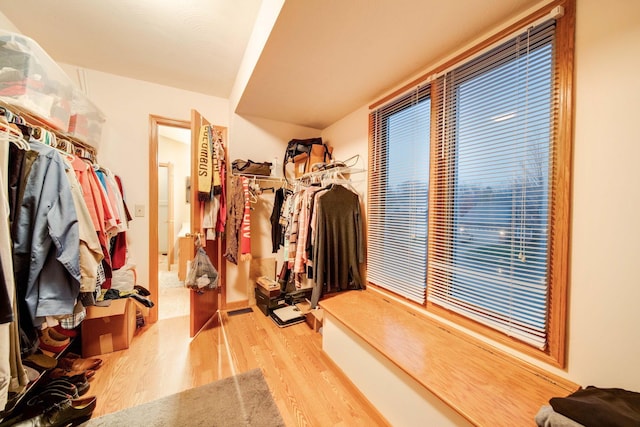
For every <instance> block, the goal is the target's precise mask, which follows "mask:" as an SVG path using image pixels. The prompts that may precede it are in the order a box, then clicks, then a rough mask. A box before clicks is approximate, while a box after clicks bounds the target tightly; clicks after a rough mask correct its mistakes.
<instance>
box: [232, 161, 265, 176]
mask: <svg viewBox="0 0 640 427" xmlns="http://www.w3.org/2000/svg"><path fill="white" fill-rule="evenodd" d="M231 168H232V171H233V174H234V175H241V174H245V175H260V176H269V175H271V163H270V162H262V163H258V162H254V161H253V160H240V159H236V160H234V161H233V163H232V164H231Z"/></svg>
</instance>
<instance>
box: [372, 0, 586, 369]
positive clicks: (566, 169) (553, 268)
mask: <svg viewBox="0 0 640 427" xmlns="http://www.w3.org/2000/svg"><path fill="white" fill-rule="evenodd" d="M558 6H561V7H562V8H563V9H564V14H563V16H562V17H560V18H559V19H558V20H557V24H556V36H555V37H556V38H555V44H556V56H555V58H554V59H555V70H556V72H557V74H556V82H557V91H558V92H557V96H558V99H559V105H558V109H557V111H556V115H555V117H554V119H555V120H554V122H555V123H556V124H557V127H556V128H555V133H554V138H555V144H556V149H555V157H556V161H555V167H554V168H553V169H552V171H551V173H550V175H549V180H550V182H551V181H553V182H555V184H556V191H555V194H554V195H553V196H552V198H550V200H549V205H550V213H549V217H550V219H549V240H548V244H549V255H548V272H549V279H548V292H549V301H548V311H547V322H548V328H547V347H546V349H545V350H540V349H537V348H535V347H533V346H531V345H529V344H526V343H524V342H522V341H519V340H517V339H515V338H511V337H509V336H507V335H505V334H504V333H502V332H499V331H496V330H494V329H492V328H490V327H488V326H484V325H482V324H480V323H478V322H476V321H474V320H471V319H469V318H466V317H464V316H462V315H459V314H457V313H454V312H452V311H450V310H447V309H446V308H443V307H440V306H438V305H436V304H434V303H432V302H430V301H428V300H427V302H426V304H424V305H421V304H417V303H413V302H410V301H409V300H406V302H407V303H408V304H411V305H413V306H416V307H421V308H422V309H423V310H426V311H427V312H429V313H432V314H435V315H437V316H440V317H441V318H444V319H447V320H449V321H451V322H453V323H454V324H456V325H459V326H462V327H464V328H467V329H469V330H470V331H473V332H476V333H479V334H480V335H482V336H485V337H487V338H489V339H491V340H493V341H495V342H497V343H500V344H503V345H505V346H507V347H509V348H512V349H515V350H517V351H520V352H522V353H524V354H526V355H528V356H532V357H534V358H536V359H538V360H541V361H543V362H546V363H549V364H550V365H552V366H556V367H560V368H564V367H565V365H566V341H567V333H566V332H567V299H568V291H569V245H570V214H571V199H570V197H571V170H572V162H571V160H572V146H573V117H574V111H573V109H574V105H573V104H574V88H573V82H574V45H575V0H556V1H554V2H552V3H549V4H547V5H545V6H543V7H541V8H540V9H538V10H536V11H535V12H533V13H531V14H530V15H528V16H526V17H525V18H522V19H520V20H518V21H517V22H515V23H513V24H511V25H509V26H507V27H506V28H504V29H503V30H501V31H499V32H497V33H496V34H494V35H493V36H491V37H489V38H487V39H486V40H484V41H483V42H480V43H478V44H476V45H474V46H473V47H471V48H470V49H468V50H466V51H465V52H463V53H461V54H459V55H457V56H455V57H453V58H451V59H450V60H448V61H446V62H445V63H443V64H441V65H440V66H438V67H436V68H435V69H433V70H430V71H429V72H427V73H425V74H423V75H422V76H420V77H418V78H417V79H415V80H413V81H411V82H410V83H408V84H407V85H405V86H403V87H402V88H400V89H398V90H396V91H395V92H393V93H391V94H390V95H388V96H386V97H384V98H382V99H380V100H379V101H377V102H375V103H374V104H372V105H370V107H369V108H370V109H371V110H372V111H373V110H374V109H376V108H380V107H381V106H383V105H385V104H387V103H389V102H390V101H392V100H393V99H395V98H397V97H398V96H399V95H401V94H403V93H405V92H407V91H409V90H411V89H412V88H415V87H416V86H417V85H420V84H424V83H425V82H427V81H431V82H430V83H431V143H430V159H431V165H430V172H429V173H430V176H429V182H430V189H429V204H430V205H432V204H433V203H434V198H435V196H436V194H435V191H436V188H437V187H436V184H437V182H438V181H437V180H438V176H439V175H440V174H445V173H446V171H442V170H440V171H438V170H436V168H435V167H434V165H433V162H434V159H436V152H435V151H436V149H437V144H435V141H436V140H437V134H436V133H437V129H438V126H437V124H436V123H435V120H437V109H438V108H441V105H439V103H438V102H437V96H436V93H437V92H436V91H437V89H438V88H437V81H436V80H433V79H432V76H434V75H437V74H438V73H442V72H443V71H444V70H448V69H451V68H452V67H453V66H456V65H459V64H462V63H463V62H465V61H468V60H471V59H472V58H473V57H475V56H477V55H478V54H479V53H481V52H483V51H485V50H487V49H488V48H489V47H490V46H493V45H495V44H496V43H497V42H499V41H501V40H504V39H505V38H506V37H508V36H510V35H513V36H514V37H515V32H516V31H518V30H519V29H522V28H524V27H526V26H527V25H530V24H531V23H533V22H535V21H537V20H540V19H541V18H543V17H544V16H546V15H548V14H549V13H550V12H551V11H552V10H553V9H554V8H556V7H558ZM373 132H374V129H373V120H372V119H371V116H370V119H369V158H370V159H371V158H372V157H374V154H373V152H372V149H373V138H374V134H373ZM370 161H371V160H370ZM370 191H371V188H369V191H368V194H369V197H371V192H370ZM434 220H435V219H434V218H433V216H432V215H429V217H428V230H429V233H431V230H434V229H435V228H434V223H433V221H434ZM433 245H434V239H433V237H432V236H431V235H429V237H428V239H427V254H428V258H427V259H428V261H427V292H429V280H430V274H429V270H430V268H431V267H430V264H431V263H430V262H429V260H430V258H431V257H432V256H433V254H434V253H435V252H434V250H433ZM369 285H371V286H373V287H374V288H376V289H378V290H380V291H381V292H383V293H389V294H391V295H395V294H393V293H391V292H389V291H387V290H385V289H382V288H380V287H378V286H376V285H375V284H372V283H369ZM400 298H402V297H400Z"/></svg>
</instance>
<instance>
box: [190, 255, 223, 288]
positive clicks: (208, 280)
mask: <svg viewBox="0 0 640 427" xmlns="http://www.w3.org/2000/svg"><path fill="white" fill-rule="evenodd" d="M184 284H185V286H186V287H187V288H191V289H195V290H199V291H205V290H212V289H216V288H217V287H218V271H217V270H216V269H215V267H214V266H213V264H212V263H211V260H210V259H209V257H208V256H207V252H206V251H205V250H204V248H203V247H202V246H200V247H198V249H197V250H196V255H195V257H194V258H193V261H191V266H190V268H189V272H188V273H187V277H186V280H185V281H184Z"/></svg>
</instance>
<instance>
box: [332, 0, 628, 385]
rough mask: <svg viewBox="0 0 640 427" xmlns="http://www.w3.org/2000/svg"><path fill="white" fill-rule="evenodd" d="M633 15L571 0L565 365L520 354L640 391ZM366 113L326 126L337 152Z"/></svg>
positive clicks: (621, 6)
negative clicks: (571, 117) (570, 158)
mask: <svg viewBox="0 0 640 427" xmlns="http://www.w3.org/2000/svg"><path fill="white" fill-rule="evenodd" d="M639 16H640V2H638V1H636V0H614V1H610V2H598V1H593V0H578V2H577V17H576V27H577V28H576V61H575V65H576V91H575V93H576V103H575V107H576V108H575V139H574V165H573V195H572V196H573V197H572V230H571V236H572V237H571V257H570V259H571V261H570V262H571V265H570V289H569V293H570V297H569V312H568V328H569V329H568V337H569V342H568V363H567V369H566V371H561V370H556V369H552V368H550V367H547V366H544V365H542V364H541V363H539V362H537V361H535V360H532V359H530V358H527V357H524V356H523V358H525V359H527V360H529V361H530V362H532V363H535V364H538V365H542V366H544V367H545V368H549V370H551V371H552V372H555V373H557V374H559V375H562V376H564V377H566V378H569V379H571V380H573V381H574V382H577V383H579V384H581V385H583V386H587V385H596V386H599V387H620V388H625V389H628V390H634V391H640V369H638V360H640V332H638V331H639V330H640V329H639V325H640V309H639V306H640V304H639V302H640V280H638V274H639V273H638V260H637V256H638V255H640V227H638V226H637V220H638V211H640V189H639V188H638V183H640V168H639V167H638V165H637V163H638V159H640V143H639V142H640V127H638V125H637V120H638V111H639V110H638V107H637V102H638V99H640V81H639V80H638V78H637V74H638V73H637V70H638V69H640V20H638V17H639ZM426 71H427V70H425V72H426ZM391 83H393V82H391ZM401 84H402V82H398V85H401ZM373 101H375V100H371V102H373ZM367 112H368V109H367V106H363V108H361V109H358V110H357V111H355V112H353V113H352V114H350V115H349V116H347V117H345V118H343V119H342V120H340V121H339V122H337V123H335V124H333V125H332V126H330V127H329V128H327V129H325V130H324V131H323V133H322V136H323V138H324V139H327V140H329V139H330V140H331V141H332V143H333V145H334V146H335V147H336V153H337V155H338V156H339V157H342V156H347V155H350V154H351V153H353V152H359V153H360V154H361V155H362V156H366V153H367V126H368V121H367ZM345 345H346V343H345Z"/></svg>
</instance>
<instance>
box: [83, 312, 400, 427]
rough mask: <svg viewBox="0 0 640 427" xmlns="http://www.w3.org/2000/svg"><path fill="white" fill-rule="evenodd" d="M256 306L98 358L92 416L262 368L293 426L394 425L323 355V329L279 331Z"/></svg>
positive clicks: (141, 335)
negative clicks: (191, 332) (202, 327)
mask: <svg viewBox="0 0 640 427" xmlns="http://www.w3.org/2000/svg"><path fill="white" fill-rule="evenodd" d="M252 308H253V310H252V311H251V312H249V313H244V314H236V315H229V314H228V313H221V315H220V317H219V318H218V319H216V321H215V322H211V323H209V324H208V325H207V326H206V327H205V330H203V331H202V332H200V333H199V334H198V335H197V336H196V337H194V338H193V339H192V340H191V339H189V318H188V317H174V318H169V319H163V320H159V321H158V322H157V323H156V324H154V325H150V326H145V327H144V328H141V329H139V330H138V332H137V333H136V336H135V338H134V340H133V342H132V344H131V347H130V348H129V349H128V350H124V351H119V352H115V353H110V354H104V355H102V356H100V357H101V358H102V359H103V360H104V363H103V367H101V368H100V369H99V370H98V371H97V373H96V375H95V378H94V379H93V380H92V382H91V389H90V390H89V394H95V395H97V396H98V406H97V407H96V410H95V412H94V417H97V416H100V415H103V414H107V413H110V412H115V411H118V410H120V409H124V408H128V407H131V406H135V405H138V404H141V403H144V402H148V401H151V400H154V399H158V398H160V397H163V396H167V395H169V394H173V393H177V392H180V391H183V390H186V389H188V388H192V387H197V386H200V385H204V384H207V383H210V382H212V381H216V380H218V379H222V378H226V377H229V376H232V375H235V374H238V373H241V372H246V371H249V370H251V369H254V368H260V369H261V370H262V372H263V374H264V376H265V379H266V381H267V383H268V384H269V388H270V389H271V392H272V395H273V397H274V400H275V402H276V404H277V405H278V408H279V409H280V413H281V414H282V417H283V419H284V421H285V423H286V425H287V426H358V425H360V426H378V425H380V426H384V425H388V424H387V423H386V421H385V420H384V419H383V418H382V417H381V416H380V415H379V413H378V412H377V410H376V409H375V408H374V407H372V406H371V404H370V403H369V402H368V401H367V400H366V399H365V398H364V397H363V396H362V395H361V394H360V392H359V391H358V390H357V389H356V388H355V387H354V386H353V385H352V384H351V382H349V380H348V379H347V378H346V377H345V376H344V374H343V373H342V372H341V371H340V369H339V368H338V367H337V366H336V365H334V364H333V362H332V361H331V360H330V359H329V358H328V357H327V356H326V355H325V354H324V353H323V352H322V341H321V340H322V337H321V335H320V334H318V333H315V332H313V330H312V329H310V328H309V326H307V324H305V323H301V324H298V325H293V326H289V327H287V328H278V327H277V326H276V325H275V324H274V323H273V321H271V319H270V318H268V317H266V316H264V315H263V314H262V312H260V310H258V309H257V308H256V307H252Z"/></svg>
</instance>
